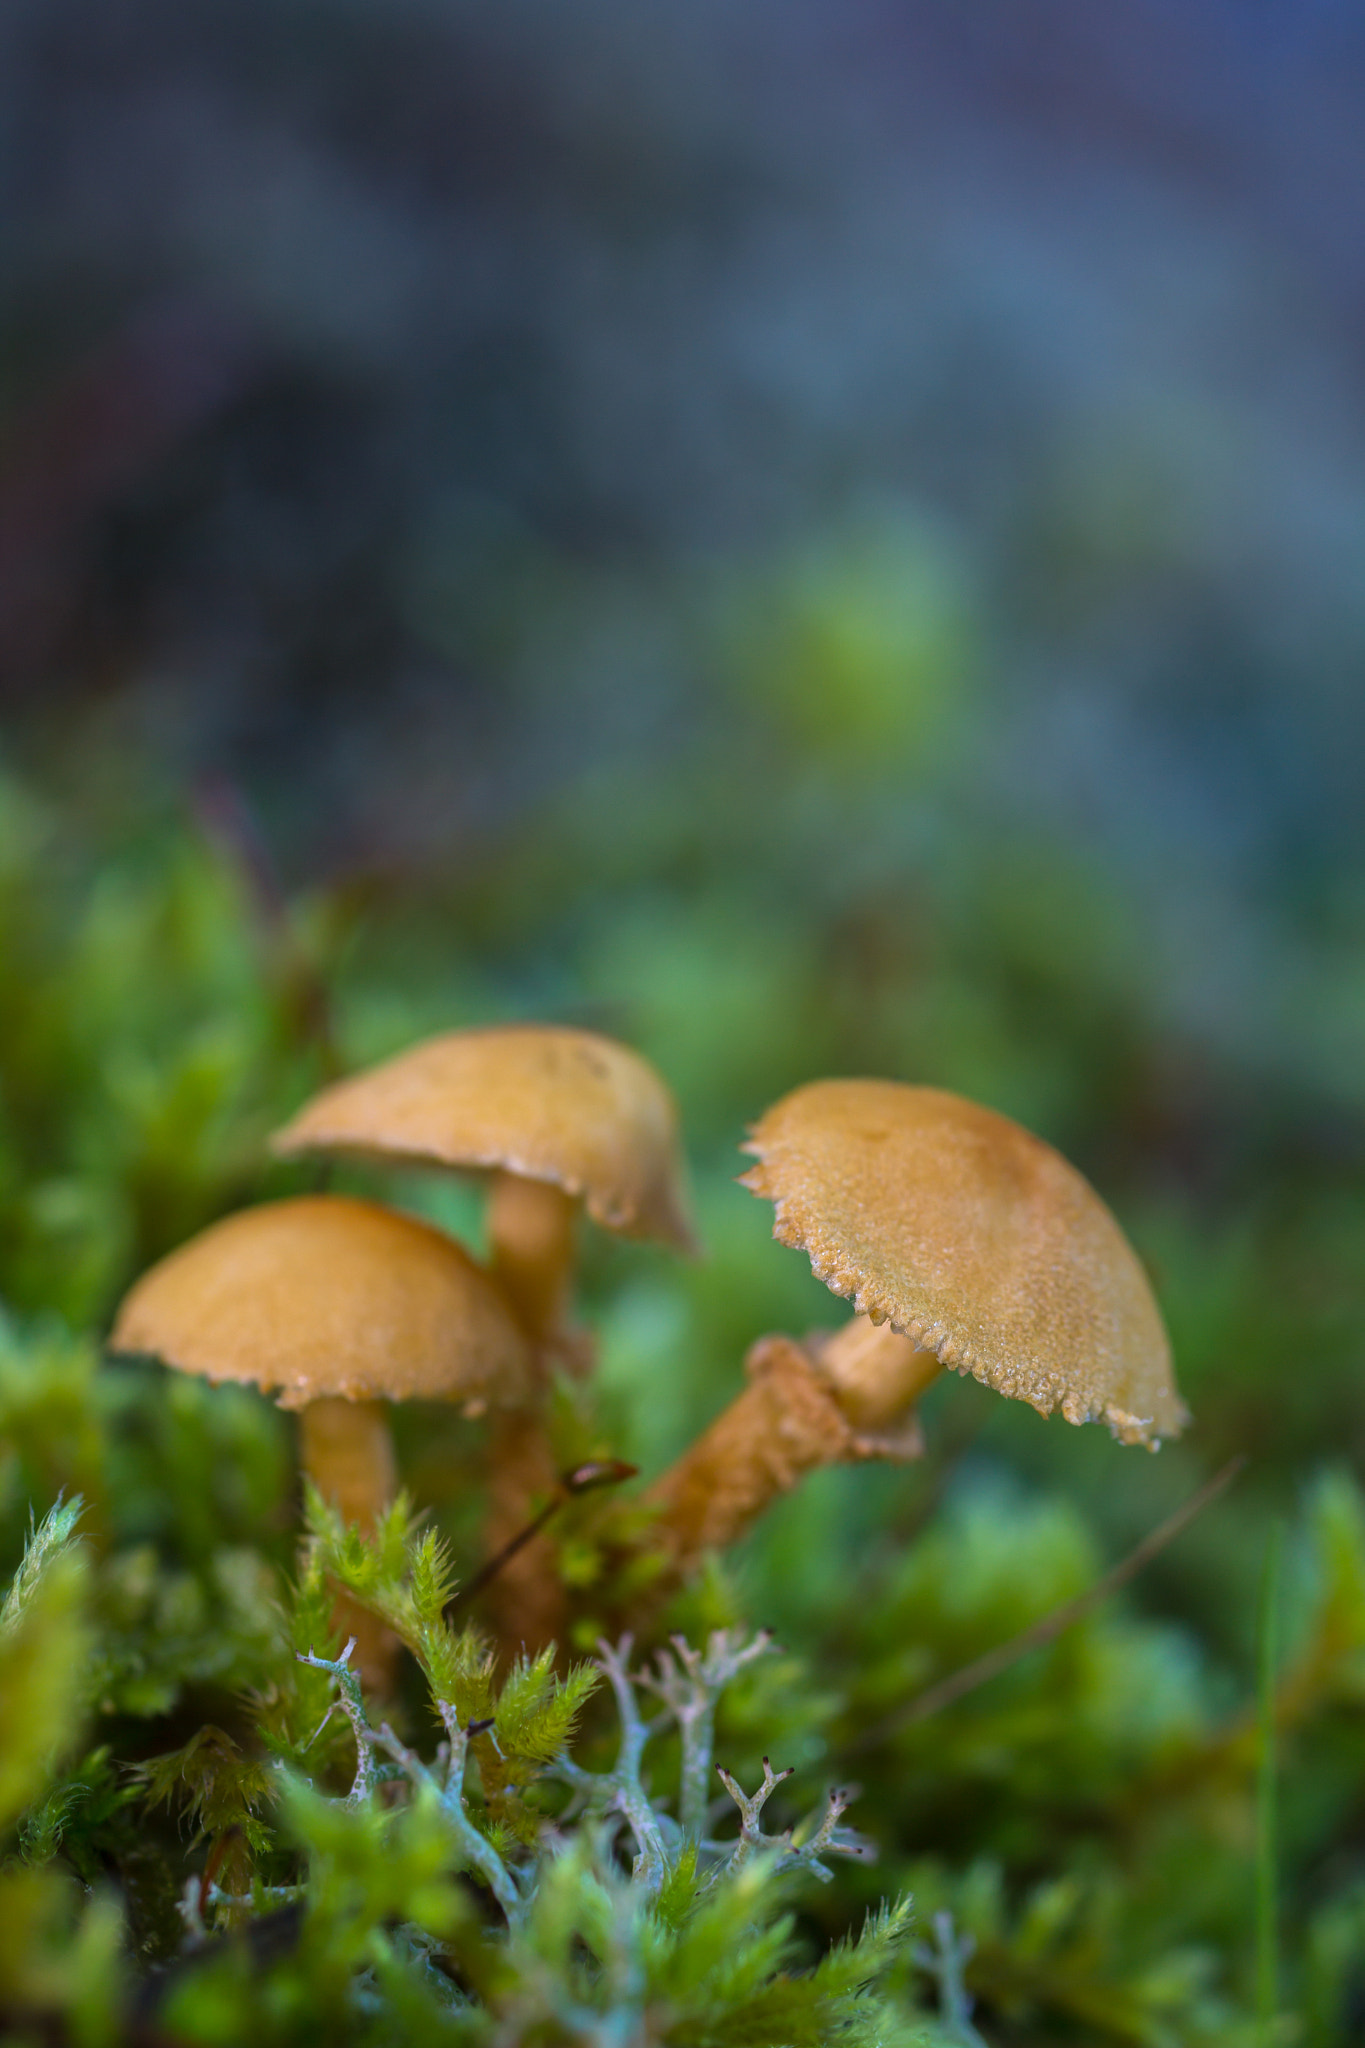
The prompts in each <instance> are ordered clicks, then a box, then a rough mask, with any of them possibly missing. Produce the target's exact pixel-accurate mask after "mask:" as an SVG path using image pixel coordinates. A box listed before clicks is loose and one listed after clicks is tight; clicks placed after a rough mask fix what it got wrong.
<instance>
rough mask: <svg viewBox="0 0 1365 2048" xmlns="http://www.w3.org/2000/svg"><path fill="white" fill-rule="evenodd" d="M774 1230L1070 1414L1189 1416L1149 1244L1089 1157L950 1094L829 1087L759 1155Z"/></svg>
mask: <svg viewBox="0 0 1365 2048" xmlns="http://www.w3.org/2000/svg"><path fill="white" fill-rule="evenodd" d="M744 1149H745V1150H746V1151H749V1152H752V1153H753V1154H754V1155H755V1156H756V1158H757V1161H758V1164H757V1165H756V1166H754V1167H752V1168H751V1169H750V1170H749V1172H747V1173H746V1174H745V1175H743V1177H742V1178H743V1184H744V1186H745V1187H747V1188H749V1189H751V1190H752V1191H753V1192H754V1193H755V1194H758V1195H764V1196H766V1197H767V1198H768V1199H769V1200H770V1201H772V1202H773V1203H774V1204H775V1206H776V1212H777V1213H776V1219H775V1221H774V1225H773V1235H774V1236H775V1237H777V1238H778V1239H779V1240H780V1241H781V1242H782V1243H783V1244H787V1245H791V1246H793V1247H794V1248H796V1249H799V1250H801V1251H804V1252H806V1253H807V1255H808V1256H809V1258H810V1262H811V1267H812V1270H813V1271H814V1272H815V1274H816V1276H817V1278H819V1279H821V1280H823V1281H824V1283H825V1285H826V1286H827V1287H829V1288H831V1289H832V1290H833V1291H834V1292H835V1293H836V1294H842V1295H844V1296H846V1297H847V1298H848V1299H849V1300H850V1301H852V1302H853V1304H854V1306H855V1308H856V1309H857V1310H858V1312H859V1313H860V1314H863V1315H867V1316H870V1317H872V1319H873V1320H874V1321H876V1322H883V1321H885V1322H890V1323H891V1324H892V1325H893V1326H894V1327H895V1328H896V1329H898V1330H901V1331H903V1332H904V1333H905V1334H906V1335H907V1336H909V1337H912V1338H913V1339H914V1340H915V1342H916V1343H917V1344H919V1345H922V1346H923V1347H924V1348H925V1349H926V1350H930V1351H933V1352H934V1353H935V1354H936V1356H937V1357H938V1358H939V1359H940V1360H941V1361H942V1363H943V1364H944V1365H948V1366H952V1367H953V1368H954V1369H955V1370H956V1371H958V1372H970V1373H972V1374H974V1375H975V1377H976V1378H977V1379H979V1380H981V1381H983V1382H984V1383H985V1384H986V1385H988V1386H992V1387H995V1388H996V1389H997V1390H998V1391H999V1392H1000V1393H1002V1394H1007V1395H1010V1396H1012V1397H1014V1398H1015V1399H1018V1400H1023V1401H1028V1402H1030V1403H1031V1404H1032V1406H1033V1407H1035V1408H1037V1409H1038V1410H1039V1412H1040V1413H1041V1414H1044V1415H1046V1414H1049V1413H1050V1412H1051V1411H1052V1410H1053V1409H1054V1408H1060V1409H1061V1411H1062V1413H1063V1414H1064V1415H1065V1417H1066V1419H1067V1420H1068V1421H1069V1422H1086V1421H1103V1422H1106V1423H1108V1425H1109V1427H1110V1429H1111V1430H1112V1431H1113V1433H1114V1435H1115V1436H1117V1437H1118V1438H1119V1439H1120V1440H1121V1441H1123V1442H1124V1443H1143V1444H1147V1445H1149V1446H1151V1447H1152V1448H1155V1446H1156V1445H1157V1444H1158V1443H1159V1442H1160V1440H1161V1439H1162V1438H1163V1437H1167V1436H1174V1435H1176V1434H1177V1433H1178V1432H1179V1430H1180V1429H1181V1428H1182V1426H1183V1425H1184V1423H1185V1421H1186V1420H1187V1419H1188V1417H1187V1413H1186V1410H1185V1407H1184V1405H1183V1403H1182V1402H1181V1399H1180V1396H1179V1394H1178V1393H1177V1391H1176V1388H1175V1383H1174V1379H1173V1377H1172V1370H1171V1356H1170V1345H1169V1342H1168V1340H1167V1336H1166V1331H1165V1328H1164V1326H1163V1324H1162V1320H1161V1313H1160V1310H1159V1309H1158V1308H1157V1305H1156V1301H1155V1299H1154V1298H1153V1295H1152V1290H1151V1287H1150V1285H1149V1284H1148V1281H1147V1276H1146V1274H1145V1273H1144V1271H1143V1269H1142V1265H1141V1263H1140V1262H1139V1260H1138V1258H1137V1255H1136V1253H1135V1252H1134V1251H1133V1249H1132V1247H1131V1245H1130V1244H1129V1243H1128V1240H1127V1239H1126V1237H1125V1236H1124V1235H1123V1232H1122V1231H1121V1230H1120V1228H1119V1226H1118V1224H1117V1223H1116V1222H1115V1220H1114V1218H1113V1216H1112V1215H1111V1214H1110V1212H1109V1210H1108V1209H1107V1208H1106V1207H1105V1205H1104V1203H1103V1202H1102V1201H1101V1200H1100V1198H1099V1196H1098V1195H1097V1194H1096V1193H1095V1191H1094V1189H1093V1188H1092V1187H1091V1186H1090V1184H1089V1182H1088V1181H1086V1180H1085V1179H1084V1178H1083V1177H1082V1175H1081V1174H1079V1173H1078V1172H1077V1171H1076V1169H1075V1167H1073V1166H1071V1165H1070V1164H1069V1163H1068V1162H1067V1161H1066V1160H1065V1159H1063V1158H1062V1156H1061V1154H1060V1153H1058V1152H1055V1151H1054V1150H1053V1148H1052V1147H1051V1146H1050V1145H1047V1144H1045V1143H1044V1142H1043V1141H1042V1140H1041V1139H1040V1138H1035V1137H1034V1136H1033V1135H1032V1134H1031V1133H1030V1132H1028V1131H1026V1130H1024V1129H1023V1128H1022V1127H1021V1126H1020V1125H1019V1124H1016V1123H1014V1122H1012V1121H1011V1120H1010V1119H1009V1118H1008V1117H1004V1116H1000V1115H999V1114H997V1113H996V1112H995V1111H994V1110H989V1109H984V1108H982V1107H981V1106H980V1105H979V1104H977V1103H973V1102H968V1101H966V1100H965V1099H964V1098H963V1097H961V1096H957V1095H951V1094H948V1093H947V1092H945V1091H944V1090H942V1089H938V1088H917V1087H911V1086H908V1085H907V1084H905V1083H903V1082H897V1081H873V1080H868V1081H861V1080H850V1081H815V1082H811V1083H809V1084H808V1085H807V1086H805V1087H802V1088H798V1089H796V1090H794V1091H793V1092H792V1093H791V1094H790V1095H787V1096H784V1097H783V1098H782V1100H781V1101H780V1102H777V1103H775V1104H774V1105H773V1107H772V1108H771V1109H769V1110H768V1111H767V1112H766V1114H765V1115H764V1116H763V1117H762V1118H761V1119H760V1120H759V1122H758V1123H757V1124H756V1125H755V1126H754V1128H753V1131H752V1133H751V1136H750V1138H749V1141H748V1143H747V1144H746V1146H745V1148H744Z"/></svg>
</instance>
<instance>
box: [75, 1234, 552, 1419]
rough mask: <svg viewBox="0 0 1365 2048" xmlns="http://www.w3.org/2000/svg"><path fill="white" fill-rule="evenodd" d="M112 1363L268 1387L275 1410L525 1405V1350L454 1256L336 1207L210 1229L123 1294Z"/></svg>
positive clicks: (473, 1272) (485, 1287) (493, 1291)
mask: <svg viewBox="0 0 1365 2048" xmlns="http://www.w3.org/2000/svg"><path fill="white" fill-rule="evenodd" d="M109 1348H110V1349H111V1350H112V1351H122V1352H143V1353H149V1354H150V1355H152V1356H153V1357H156V1358H160V1359H162V1360H164V1362H165V1363H166V1364H167V1365H173V1366H177V1367H178V1368H179V1369H180V1371H182V1372H193V1373H199V1374H202V1376H203V1377H204V1378H205V1379H210V1380H251V1381H254V1382H255V1383H256V1384H257V1385H258V1386H261V1387H266V1388H278V1389H279V1400H280V1404H281V1406H282V1407H285V1408H302V1407H304V1406H306V1405H307V1403H308V1402H310V1401H315V1400H318V1399H320V1398H322V1397H324V1396H329V1395H332V1396H335V1395H343V1396H345V1397H346V1398H348V1399H350V1400H354V1401H361V1400H364V1401H370V1400H389V1401H405V1400H454V1401H477V1402H478V1403H480V1405H482V1404H483V1403H485V1402H490V1401H495V1402H500V1403H505V1404H511V1405H515V1404H516V1403H518V1402H519V1401H521V1400H524V1399H526V1398H529V1394H530V1390H531V1387H532V1384H533V1379H532V1375H533V1364H532V1359H531V1354H530V1349H529V1346H528V1344H527V1341H526V1338H525V1337H524V1336H523V1335H522V1332H521V1330H520V1328H519V1327H518V1325H517V1323H516V1321H515V1320H514V1318H513V1316H512V1313H511V1310H510V1309H509V1308H508V1307H507V1305H506V1304H505V1302H504V1301H503V1299H502V1296H501V1294H500V1293H499V1292H498V1289H497V1287H496V1286H495V1285H494V1283H493V1282H492V1280H490V1279H489V1277H488V1275H487V1274H486V1273H485V1272H484V1271H483V1269H482V1268H481V1267H480V1266H478V1265H476V1264H475V1262H474V1260H473V1259H471V1258H470V1256H469V1254H468V1252H466V1251H465V1250H464V1248H463V1246H462V1245H458V1244H456V1242H455V1240H454V1239H453V1238H450V1237H447V1236H446V1235H445V1233H444V1232H443V1231H440V1230H434V1229H433V1228H432V1227H431V1225H430V1224H427V1223H419V1222H418V1221H417V1220H416V1218H415V1217H411V1216H403V1215H400V1214H399V1213H398V1212H397V1211H396V1210H393V1209H385V1208H383V1207H381V1206H380V1204H379V1203H378V1202H361V1201H355V1200H353V1199H352V1198H351V1197H349V1196H346V1195H301V1196H298V1197H296V1198H295V1199H294V1200H292V1201H284V1202H265V1203H262V1204H261V1206H260V1207H259V1208H255V1209H243V1210H240V1211H239V1212H238V1213H237V1214H236V1215H234V1216H227V1217H224V1218H223V1220H222V1221H221V1222H220V1223H214V1224H212V1225H210V1227H209V1228H208V1229H207V1230H204V1231H201V1232H200V1234H199V1236H198V1237H195V1238H191V1240H190V1242H189V1243H188V1244H185V1245H181V1247H180V1249H179V1250H178V1251H174V1252H171V1253H170V1255H169V1256H168V1257H167V1258H164V1259H162V1260H161V1261H160V1263H159V1264H157V1265H155V1266H153V1267H152V1268H151V1270H150V1272H147V1273H144V1274H143V1276H142V1278H141V1279H140V1280H139V1281H138V1282H137V1283H136V1285H135V1286H134V1287H133V1288H132V1290H131V1292H130V1293H129V1294H128V1295H127V1296H126V1297H125V1299H124V1301H123V1304H122V1306H121V1307H120V1309H119V1312H118V1316H117V1318H116V1320H115V1323H114V1328H113V1333H112V1335H111V1337H110V1340H109Z"/></svg>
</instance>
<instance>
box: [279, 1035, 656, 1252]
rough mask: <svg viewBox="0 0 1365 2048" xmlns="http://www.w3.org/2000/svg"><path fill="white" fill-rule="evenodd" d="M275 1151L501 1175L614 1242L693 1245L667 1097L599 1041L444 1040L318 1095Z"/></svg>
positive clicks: (635, 1064) (628, 1057) (641, 1069)
mask: <svg viewBox="0 0 1365 2048" xmlns="http://www.w3.org/2000/svg"><path fill="white" fill-rule="evenodd" d="M271 1142H272V1146H273V1149H274V1150H275V1151H276V1152H280V1153H284V1154H286V1155H289V1154H294V1153H300V1152H348V1153H352V1154H360V1155H368V1156H370V1157H378V1158H384V1159H393V1158H395V1157H397V1158H407V1159H419V1160H425V1161H428V1162H434V1163H436V1164H439V1165H442V1166H457V1167H483V1168H497V1167H500V1168H502V1169H504V1170H505V1171H506V1172H509V1173H515V1174H523V1175H525V1176H526V1177H527V1178H528V1179H531V1180H542V1181H549V1182H551V1183H553V1185H555V1186H556V1187H560V1188H563V1189H564V1191H565V1192H566V1193H567V1194H570V1195H575V1196H578V1197H580V1198H581V1199H582V1201H583V1203H584V1205H585V1207H586V1209H587V1211H588V1214H589V1215H590V1216H591V1217H592V1219H593V1221H594V1222H595V1223H600V1224H601V1225H602V1227H603V1228H604V1229H606V1230H612V1231H616V1232H617V1233H619V1235H621V1236H622V1237H637V1238H652V1239H655V1240H657V1241H658V1242H660V1243H662V1244H669V1245H674V1246H676V1247H677V1248H678V1249H679V1250H680V1251H688V1250H691V1249H692V1247H693V1244H694V1239H693V1233H692V1227H691V1224H690V1222H689V1220H688V1214H687V1206H686V1199H685V1195H684V1176H683V1164H682V1152H681V1146H680V1144H679V1138H678V1116H677V1110H676V1108H675V1107H674V1103H673V1098H672V1096H671V1095H670V1093H669V1091H668V1089H667V1087H666V1086H665V1084H664V1082H663V1081H662V1080H661V1079H660V1077H659V1076H658V1074H656V1073H655V1071H654V1069H653V1067H651V1066H650V1065H649V1064H648V1062H647V1061H645V1060H643V1059H641V1057H640V1055H639V1054H638V1053H636V1052H632V1051H631V1050H630V1048H629V1047H628V1046H624V1045H618V1044H617V1042H616V1041H615V1039H611V1038H602V1037H600V1036H599V1035H598V1034H597V1033H596V1032H594V1031H577V1030H573V1029H571V1028H569V1027H568V1026H565V1025H553V1024H503V1025H497V1026H494V1027H491V1028H489V1029H486V1030H475V1031H449V1032H445V1033H443V1034H442V1035H441V1036H440V1037H439V1038H429V1039H426V1040H425V1041H424V1042H423V1043H422V1044H420V1045H414V1046H412V1047H411V1048H410V1049H409V1050H408V1051H407V1052H403V1053H399V1054H398V1055H397V1057H396V1058H394V1059H391V1060H387V1061H385V1062H384V1064H383V1065H382V1066H378V1067H372V1068H370V1069H369V1071H368V1072H366V1073H363V1074H356V1075H353V1076H351V1078H350V1079H348V1080H345V1081H337V1082H335V1083H334V1084H333V1085H332V1086H331V1087H330V1088H324V1089H323V1091H322V1093H321V1094H320V1095H315V1096H314V1097H313V1100H312V1101H311V1102H308V1103H305V1104H304V1107H303V1108H302V1109H301V1110H300V1111H299V1112H298V1114H297V1116H295V1117H294V1118H293V1119H292V1120H291V1121H290V1122H289V1123H288V1124H286V1125H285V1127H284V1129H283V1130H282V1131H279V1132H277V1133H276V1135H275V1137H274V1139H273V1140H272V1141H271Z"/></svg>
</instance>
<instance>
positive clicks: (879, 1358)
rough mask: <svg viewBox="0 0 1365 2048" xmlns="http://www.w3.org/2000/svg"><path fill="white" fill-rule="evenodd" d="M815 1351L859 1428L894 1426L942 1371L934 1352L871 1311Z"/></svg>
mask: <svg viewBox="0 0 1365 2048" xmlns="http://www.w3.org/2000/svg"><path fill="white" fill-rule="evenodd" d="M816 1355H817V1357H818V1359H819V1364H820V1370H821V1371H822V1372H823V1373H824V1375H825V1377H826V1379H827V1380H828V1381H829V1384H830V1390H831V1392H832V1393H833V1395H834V1398H835V1400H836V1401H837V1402H838V1404H839V1407H840V1409H841V1410H842V1412H843V1413H844V1414H845V1415H846V1416H847V1417H848V1420H849V1421H850V1422H851V1423H853V1424H855V1425H856V1427H857V1428H859V1429H867V1430H887V1429H892V1428H894V1427H895V1426H896V1425H897V1424H898V1423H900V1422H901V1421H902V1420H903V1418H904V1416H905V1413H906V1411H907V1409H909V1408H911V1407H913V1405H914V1403H915V1402H916V1401H918V1399H919V1397H920V1395H921V1394H922V1393H923V1392H924V1391H925V1389H926V1387H930V1386H932V1385H933V1383H934V1381H935V1380H936V1379H937V1378H938V1376H939V1374H940V1373H941V1372H942V1371H943V1363H942V1360H941V1359H938V1358H936V1357H935V1355H934V1353H933V1352H932V1351H921V1350H920V1349H919V1347H918V1345H916V1344H915V1343H914V1342H913V1340H912V1339H911V1338H909V1337H903V1336H902V1335H901V1333H900V1331H899V1330H893V1329H892V1327H891V1325H890V1323H874V1322H872V1321H871V1320H870V1319H869V1318H868V1317H867V1316H854V1318H853V1320H852V1321H851V1322H848V1323H845V1324H844V1325H843V1327H842V1328H841V1329H838V1330H836V1331H835V1332H834V1333H833V1335H832V1336H829V1337H826V1338H825V1339H824V1340H823V1341H822V1342H821V1343H820V1345H819V1348H818V1351H817V1354H816Z"/></svg>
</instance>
